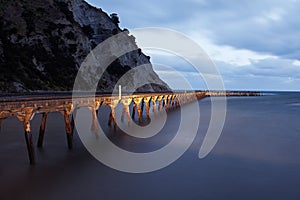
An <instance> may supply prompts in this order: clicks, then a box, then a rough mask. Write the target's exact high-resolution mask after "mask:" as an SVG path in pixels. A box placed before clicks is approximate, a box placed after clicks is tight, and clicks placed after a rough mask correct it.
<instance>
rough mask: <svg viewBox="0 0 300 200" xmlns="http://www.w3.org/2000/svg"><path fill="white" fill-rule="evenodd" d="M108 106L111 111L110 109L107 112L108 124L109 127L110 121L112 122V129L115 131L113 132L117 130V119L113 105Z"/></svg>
mask: <svg viewBox="0 0 300 200" xmlns="http://www.w3.org/2000/svg"><path fill="white" fill-rule="evenodd" d="M110 108H111V111H110V114H109V119H108V126H109V127H111V123H112V122H113V125H114V131H115V133H116V132H117V130H118V126H117V120H116V112H115V107H113V106H110Z"/></svg>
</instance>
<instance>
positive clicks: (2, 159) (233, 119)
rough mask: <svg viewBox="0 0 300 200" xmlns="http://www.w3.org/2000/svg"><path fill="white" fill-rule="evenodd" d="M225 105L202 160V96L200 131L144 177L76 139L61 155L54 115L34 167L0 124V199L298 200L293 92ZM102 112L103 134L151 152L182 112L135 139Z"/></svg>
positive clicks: (11, 127) (16, 136)
mask: <svg viewBox="0 0 300 200" xmlns="http://www.w3.org/2000/svg"><path fill="white" fill-rule="evenodd" d="M227 104H228V105H227V117H226V121H225V126H224V128H223V131H222V134H221V137H220V139H219V141H218V143H217V145H216V146H215V147H214V149H213V151H212V152H211V153H210V154H209V155H208V156H207V157H206V158H204V159H199V158H198V152H199V149H200V147H201V144H202V142H203V138H204V136H205V134H206V131H207V128H208V124H209V120H210V108H211V105H210V99H209V98H206V99H202V100H200V101H199V105H200V114H201V120H200V122H199V130H198V134H197V136H196V138H195V140H194V142H193V144H192V145H191V147H190V148H189V149H188V150H187V152H186V153H185V154H184V155H183V156H182V157H181V158H179V159H178V160H177V161H176V162H174V163H172V164H171V165H170V166H168V167H166V168H163V169H161V170H159V171H155V172H151V173H146V174H129V173H124V172H119V171H116V170H114V169H111V168H109V167H107V166H105V165H103V164H102V163H100V162H99V161H97V160H96V159H95V158H94V157H93V156H92V155H90V154H89V152H88V151H87V150H86V148H85V147H84V146H83V144H82V142H81V141H80V139H79V137H78V135H77V134H75V135H74V147H73V150H68V149H67V145H66V138H65V133H64V123H63V117H62V115H60V114H59V113H52V114H50V115H49V118H48V121H47V130H46V135H45V142H44V147H43V148H42V149H36V157H37V164H36V165H34V166H30V165H29V164H28V159H27V152H26V147H25V141H24V135H23V131H22V124H21V123H20V122H19V121H18V120H17V119H16V118H10V119H7V120H5V121H3V124H2V130H1V132H0V199H1V200H6V199H83V198H84V199H107V200H110V199H112V200H113V199H122V200H127V199H149V200H150V199H151V200H152V199H175V200H177V199H178V200H181V199H197V200H199V199H251V200H252V199H299V198H300V190H299V187H300V93H267V94H266V95H265V96H260V97H229V98H228V99H227ZM108 112H109V109H108V108H107V107H102V108H101V109H100V112H99V118H100V124H101V126H102V127H103V129H104V130H105V132H106V134H107V136H108V137H109V138H110V140H111V141H112V142H114V143H115V144H116V145H118V146H120V147H122V148H123V149H126V150H130V151H133V152H149V151H154V150H157V149H160V148H162V147H163V146H164V145H166V144H167V143H168V142H170V141H171V140H172V138H173V137H174V134H175V133H176V131H177V129H178V126H179V123H178V122H179V120H180V115H181V113H180V110H173V111H171V112H169V113H168V120H167V123H166V125H165V127H164V128H163V129H162V131H161V132H160V133H159V134H158V135H156V136H154V137H152V138H149V139H136V138H133V137H131V136H128V135H126V134H125V133H123V132H121V131H118V132H117V134H114V132H113V130H112V129H110V128H108V127H107V125H106V124H107V120H108ZM185 117H187V118H188V119H189V118H191V116H185ZM40 120H41V116H37V117H35V118H34V120H33V122H32V130H33V131H32V132H33V135H34V139H35V142H36V140H37V136H38V129H39V123H40ZM189 120H193V119H192V118H191V119H189ZM145 123H147V122H145ZM195 123H197V122H195Z"/></svg>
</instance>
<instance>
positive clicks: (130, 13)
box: [88, 0, 300, 91]
mask: <svg viewBox="0 0 300 200" xmlns="http://www.w3.org/2000/svg"><path fill="white" fill-rule="evenodd" d="M88 2H89V3H91V4H92V5H94V6H96V7H101V8H102V9H103V10H104V11H105V12H108V13H113V12H115V13H118V15H119V17H120V21H121V24H120V26H121V27H122V28H128V29H129V30H130V29H134V28H143V27H163V28H170V29H174V30H176V31H179V32H182V33H184V34H185V35H187V36H188V37H190V38H191V39H193V40H194V41H196V42H197V43H198V44H199V45H200V46H201V47H202V48H203V49H204V50H205V52H206V53H207V54H208V55H209V56H210V58H211V59H212V60H213V61H214V63H215V65H216V66H217V68H218V69H219V71H220V73H221V74H222V77H223V80H224V84H225V88H226V89H232V90H233V89H235V90H297V91H300V21H299V19H300V12H299V8H300V0H281V1H277V0H252V1H249V0H239V1H237V0H152V1H137V0H126V1H121V0H102V1H100V0H88ZM137 40H138V38H137ZM146 53H147V54H150V55H151V61H152V62H153V63H159V64H162V65H168V66H172V67H173V68H175V69H176V71H178V72H180V73H181V74H183V75H184V76H185V77H187V78H188V80H189V81H190V82H191V84H192V86H193V87H194V89H207V88H205V85H204V84H203V81H202V80H201V77H200V76H199V75H198V74H197V73H195V72H194V71H193V70H192V66H190V65H189V64H188V63H186V62H185V61H183V60H182V59H180V58H175V59H174V58H172V59H170V55H168V56H165V57H166V58H162V55H161V54H159V53H157V52H153V51H152V52H146ZM154 68H155V70H156V72H157V73H158V74H159V76H160V77H161V78H162V79H164V80H165V81H166V82H167V83H168V84H169V85H170V86H171V87H173V88H174V89H176V88H180V83H178V77H176V76H175V75H174V74H172V73H170V70H168V69H166V68H165V67H162V66H161V65H154ZM180 89H181V88H180Z"/></svg>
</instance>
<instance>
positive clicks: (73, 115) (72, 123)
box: [71, 108, 79, 134]
mask: <svg viewBox="0 0 300 200" xmlns="http://www.w3.org/2000/svg"><path fill="white" fill-rule="evenodd" d="M78 109H79V108H74V110H73V113H72V119H71V129H72V130H71V132H72V134H74V130H75V118H76V114H77V110H78Z"/></svg>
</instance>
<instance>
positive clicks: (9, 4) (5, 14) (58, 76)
mask: <svg viewBox="0 0 300 200" xmlns="http://www.w3.org/2000/svg"><path fill="white" fill-rule="evenodd" d="M0 4H1V8H0V22H1V23H0V90H1V91H2V92H23V91H71V90H72V88H73V84H74V80H75V77H76V75H77V72H78V69H79V67H80V66H81V64H82V62H83V61H84V60H85V58H86V56H87V55H88V54H89V53H90V52H91V50H93V49H94V48H95V47H96V46H97V45H98V44H100V43H101V42H103V41H105V40H106V39H108V38H110V37H111V36H114V35H116V34H119V33H122V30H121V29H120V28H119V26H118V23H117V22H116V21H114V20H113V19H112V18H111V17H110V16H108V15H107V14H106V13H105V12H103V11H102V10H101V9H98V8H95V7H92V6H91V5H89V4H88V3H86V2H85V1H83V0H16V1H10V0H2V1H1V2H0ZM124 34H126V37H124V41H122V47H120V48H126V45H132V46H134V47H135V49H137V50H135V51H132V52H130V53H127V54H125V55H123V56H121V57H118V58H117V57H116V59H115V61H114V62H113V63H112V64H111V65H110V66H109V67H108V69H107V70H106V71H105V72H104V74H103V76H102V77H101V79H100V81H99V85H98V90H99V91H104V92H111V91H112V90H113V88H114V86H115V84H116V83H117V81H118V80H119V78H120V77H121V76H122V75H123V74H125V73H126V72H128V71H129V70H131V69H134V68H136V66H139V65H146V66H147V67H146V68H141V70H134V74H132V82H131V84H133V85H134V84H136V83H140V82H145V83H146V82H151V83H153V82H154V83H156V84H152V85H145V86H143V87H141V88H139V91H145V92H148V91H165V90H169V87H168V86H167V85H166V84H165V83H164V82H163V81H162V80H160V79H159V77H158V76H157V74H156V73H155V72H154V71H153V69H152V66H151V63H150V61H149V57H147V56H146V55H144V54H143V53H142V52H141V51H140V50H138V47H137V46H136V44H135V38H134V37H133V36H130V35H128V32H127V31H124ZM107 52H109V51H107ZM107 52H106V53H107ZM103 53H104V52H103ZM110 53H111V54H113V52H110ZM83 78H84V77H83ZM86 78H88V77H86ZM86 81H87V80H86ZM133 87H134V86H133ZM125 88H126V86H125Z"/></svg>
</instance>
